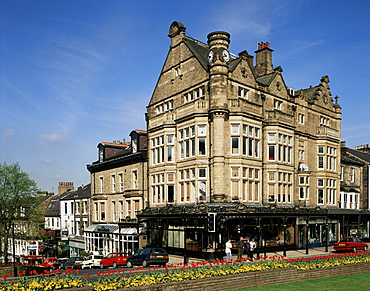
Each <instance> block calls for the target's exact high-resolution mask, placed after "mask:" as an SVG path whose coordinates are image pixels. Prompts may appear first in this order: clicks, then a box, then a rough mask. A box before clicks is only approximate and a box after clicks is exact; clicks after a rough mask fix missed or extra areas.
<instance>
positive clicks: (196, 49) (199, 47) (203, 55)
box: [184, 37, 209, 70]
mask: <svg viewBox="0 0 370 291" xmlns="http://www.w3.org/2000/svg"><path fill="white" fill-rule="evenodd" d="M184 43H185V44H186V45H187V46H188V48H189V49H190V51H191V52H192V53H193V54H194V56H195V57H196V58H197V59H198V61H199V62H200V64H201V65H202V66H203V68H204V69H205V70H207V68H208V53H209V47H208V45H206V44H205V43H202V42H200V41H197V40H195V39H193V38H190V37H184Z"/></svg>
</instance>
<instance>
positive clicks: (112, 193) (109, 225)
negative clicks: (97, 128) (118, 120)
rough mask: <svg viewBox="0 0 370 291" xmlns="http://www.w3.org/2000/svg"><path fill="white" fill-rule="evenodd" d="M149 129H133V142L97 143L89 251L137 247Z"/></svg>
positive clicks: (88, 230) (104, 251)
mask: <svg viewBox="0 0 370 291" xmlns="http://www.w3.org/2000/svg"><path fill="white" fill-rule="evenodd" d="M146 135H147V134H146V131H142V130H134V131H132V132H131V133H130V136H131V142H130V143H126V142H125V141H124V142H120V141H114V142H112V143H106V142H104V143H100V144H99V145H98V151H99V160H98V161H96V162H94V163H93V164H92V165H88V167H87V168H88V170H89V171H90V173H91V216H92V217H91V221H92V225H90V226H89V227H88V229H86V230H85V236H86V248H87V250H88V251H94V250H99V251H101V252H102V253H103V254H107V253H109V252H114V251H128V250H130V251H131V250H133V249H136V248H138V236H137V235H138V233H137V231H138V224H137V220H136V215H137V213H138V212H139V211H140V210H141V209H143V208H144V197H146V189H147V178H146V172H147V162H146V141H147V136H146Z"/></svg>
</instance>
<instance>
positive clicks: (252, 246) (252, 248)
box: [249, 238, 256, 260]
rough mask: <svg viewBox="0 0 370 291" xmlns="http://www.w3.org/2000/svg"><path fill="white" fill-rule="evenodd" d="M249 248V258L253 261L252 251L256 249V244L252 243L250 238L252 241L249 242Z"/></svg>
mask: <svg viewBox="0 0 370 291" xmlns="http://www.w3.org/2000/svg"><path fill="white" fill-rule="evenodd" d="M249 246H250V248H249V253H250V258H251V260H253V256H254V250H255V249H256V242H255V241H254V238H252V240H251V241H250V242H249Z"/></svg>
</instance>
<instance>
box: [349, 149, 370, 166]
mask: <svg viewBox="0 0 370 291" xmlns="http://www.w3.org/2000/svg"><path fill="white" fill-rule="evenodd" d="M347 152H348V153H349V154H351V155H354V156H356V157H357V158H359V159H361V160H363V161H364V162H367V163H370V154H368V153H364V152H361V151H358V150H354V149H350V148H347Z"/></svg>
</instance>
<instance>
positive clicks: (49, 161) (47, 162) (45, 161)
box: [41, 159, 54, 164]
mask: <svg viewBox="0 0 370 291" xmlns="http://www.w3.org/2000/svg"><path fill="white" fill-rule="evenodd" d="M41 162H42V163H44V164H52V163H54V161H53V160H52V159H42V160H41Z"/></svg>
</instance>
